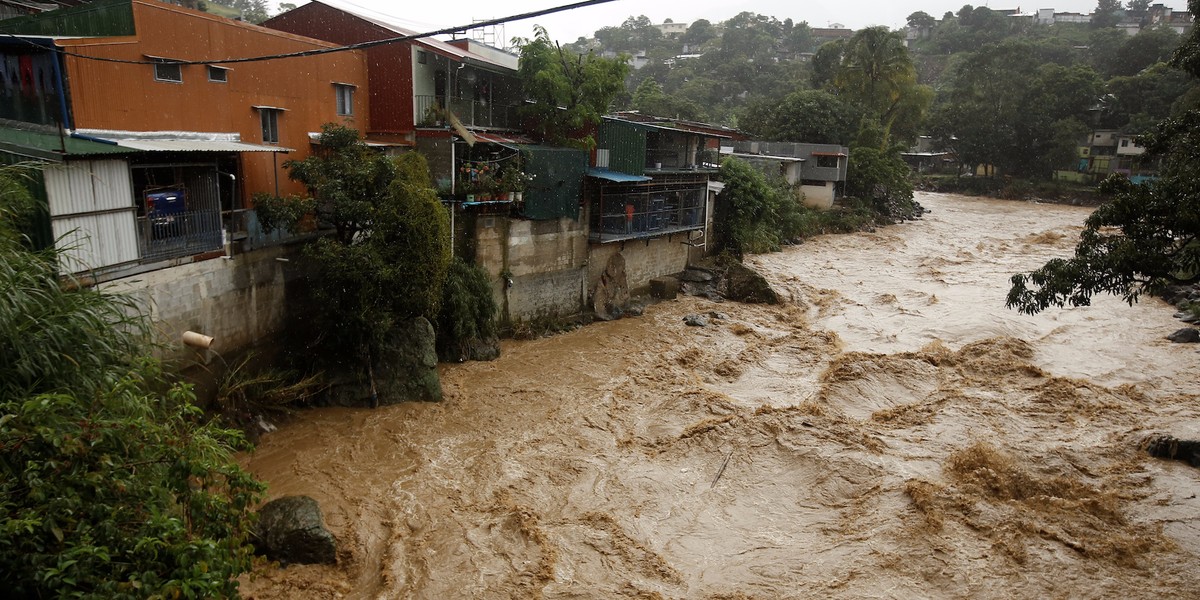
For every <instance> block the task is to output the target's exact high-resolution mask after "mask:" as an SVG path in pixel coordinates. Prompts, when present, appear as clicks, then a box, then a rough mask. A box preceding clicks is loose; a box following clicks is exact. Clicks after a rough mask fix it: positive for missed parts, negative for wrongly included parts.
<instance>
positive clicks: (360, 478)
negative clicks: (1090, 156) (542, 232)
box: [242, 194, 1200, 600]
mask: <svg viewBox="0 0 1200 600" xmlns="http://www.w3.org/2000/svg"><path fill="white" fill-rule="evenodd" d="M919 200H920V201H921V202H922V203H923V204H924V205H925V206H926V207H928V208H930V209H931V210H932V212H931V213H929V214H928V215H926V216H925V218H924V219H922V220H920V221H917V222H912V223H906V224H902V225H897V226H893V227H888V228H883V229H880V230H879V231H877V232H875V233H862V234H855V235H840V236H826V237H821V238H818V239H815V240H810V241H808V242H806V243H805V244H803V245H800V246H796V247H793V248H789V249H787V250H785V251H784V252H781V253H776V254H770V255H764V256H756V257H753V258H751V259H750V262H751V263H752V264H753V265H754V266H755V267H757V268H758V269H760V270H761V271H762V272H764V273H765V274H766V275H767V276H768V278H769V279H771V280H772V283H773V284H774V285H775V286H776V288H777V289H778V290H779V291H780V292H781V293H782V294H783V295H784V296H785V297H786V298H787V302H786V303H785V304H784V305H782V306H748V305H739V304H735V303H730V302H726V303H719V304H718V303H713V302H710V301H708V300H705V299H700V298H681V299H679V300H676V301H673V302H667V303H661V304H657V305H653V306H651V307H649V308H648V309H647V311H646V313H645V315H644V316H642V317H638V318H633V319H626V320H621V321H616V322H609V323H597V324H595V325H591V326H588V327H586V328H583V329H580V330H577V331H574V332H571V333H568V334H563V335H558V336H555V337H551V338H545V339H539V340H534V341H524V342H508V343H506V344H505V345H504V348H503V350H504V355H503V357H501V358H500V359H499V360H497V361H494V362H490V363H469V364H463V365H446V366H443V367H442V378H443V380H442V381H443V386H444V388H445V392H446V400H445V401H444V402H442V403H439V404H407V405H401V406H393V407H387V408H380V409H377V410H366V409H363V410H351V409H334V408H330V409H319V410H311V411H305V412H303V413H301V414H300V415H299V416H298V417H297V418H296V419H295V420H294V421H293V422H291V423H289V424H287V425H286V426H284V427H281V428H280V430H279V431H278V432H276V433H273V434H271V435H269V436H267V437H266V438H264V439H263V440H262V441H261V443H260V444H259V446H258V449H257V450H256V451H255V452H254V453H253V454H251V455H248V456H246V457H243V460H244V463H245V464H246V465H247V466H248V468H249V469H250V470H252V471H253V472H254V473H256V474H257V475H258V476H259V477H261V478H262V479H264V480H265V481H266V482H268V484H269V485H270V491H269V497H270V498H275V497H279V496H283V495H289V494H307V495H309V496H312V497H314V498H316V499H317V500H318V501H319V502H320V503H321V506H322V508H323V509H324V511H325V516H326V520H327V522H328V525H329V527H330V529H331V530H332V531H333V532H334V534H335V535H336V536H337V538H338V540H339V542H340V544H341V551H340V555H339V564H338V565H337V566H336V567H327V566H292V567H289V568H287V569H276V568H272V567H271V566H268V565H262V566H260V568H259V569H258V570H257V571H256V573H255V574H254V575H253V576H245V577H243V583H242V589H243V594H244V595H245V596H246V597H248V598H257V599H284V598H286V599H289V600H300V599H305V598H364V599H365V598H371V599H374V598H421V599H444V598H712V599H716V598H722V599H745V598H762V599H773V598H968V597H969V598H1014V597H1016V598H1114V597H1121V598H1164V597H1165V598H1185V597H1196V594H1197V590H1200V560H1198V554H1200V499H1197V495H1196V493H1197V490H1198V489H1200V486H1198V485H1197V483H1198V482H1200V470H1196V469H1193V468H1192V467H1190V466H1187V465H1186V464H1184V463H1180V462H1172V461H1163V460H1159V459H1154V458H1150V457H1148V456H1147V455H1145V454H1144V453H1143V452H1140V451H1139V450H1138V444H1139V443H1140V442H1141V441H1142V440H1143V439H1145V437H1146V436H1148V435H1149V434H1152V433H1157V432H1166V433H1170V434H1173V435H1176V436H1179V437H1188V438H1198V437H1200V404H1198V403H1197V396H1196V393H1195V392H1196V390H1195V382H1196V381H1197V375H1198V374H1200V354H1197V352H1196V347H1195V346H1189V345H1182V344H1171V343H1169V342H1167V341H1166V340H1165V339H1163V338H1164V336H1165V335H1167V334H1168V333H1170V332H1172V331H1174V330H1175V329H1177V328H1178V327H1180V324H1179V322H1178V321H1176V320H1174V319H1173V318H1172V309H1171V308H1170V307H1168V306H1167V305H1165V304H1164V303H1162V302H1160V301H1158V300H1155V299H1143V300H1142V302H1141V303H1140V304H1139V305H1137V306H1134V307H1132V308H1131V307H1129V306H1128V305H1126V304H1124V303H1123V302H1122V301H1121V300H1120V299H1119V298H1111V297H1102V298H1098V299H1096V301H1095V302H1094V305H1093V306H1091V307H1086V308H1076V309H1069V310H1053V309H1052V310H1050V311H1048V312H1046V313H1044V314H1041V315H1037V316H1025V315H1019V314H1017V313H1016V312H1014V311H1010V310H1008V309H1005V308H1004V296H1005V293H1006V291H1007V288H1008V278H1009V277H1010V276H1011V275H1012V274H1013V273H1014V272H1017V271H1021V270H1028V269H1031V268H1034V267H1036V266H1038V265H1040V264H1041V263H1042V262H1044V261H1045V260H1046V259H1048V258H1051V257H1054V256H1062V255H1066V254H1068V253H1069V252H1070V250H1071V248H1072V247H1073V241H1074V239H1075V238H1076V237H1077V235H1078V232H1079V230H1080V224H1081V223H1082V221H1083V219H1084V218H1085V217H1086V215H1087V212H1088V209H1084V208H1078V207H1069V206H1058V205H1042V204H1033V203H1025V202H1004V201H993V200H981V199H973V198H964V197H958V196H950V195H936V194H924V195H919ZM709 311H718V312H721V313H724V315H725V317H726V318H724V319H715V320H713V321H712V323H711V324H710V325H709V326H708V327H705V328H696V327H687V326H685V325H684V324H683V322H682V320H681V319H682V317H683V315H685V314H688V313H693V312H703V313H707V312H709Z"/></svg>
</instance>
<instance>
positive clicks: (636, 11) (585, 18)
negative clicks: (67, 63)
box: [295, 0, 1187, 43]
mask: <svg viewBox="0 0 1200 600" xmlns="http://www.w3.org/2000/svg"><path fill="white" fill-rule="evenodd" d="M342 1H343V2H345V1H347V0H342ZM350 1H351V2H352V3H353V4H355V5H358V6H362V7H364V8H368V9H371V10H374V11H377V12H380V13H383V14H386V15H390V16H392V17H396V18H397V19H401V20H405V21H407V22H408V24H409V26H410V27H412V28H413V29H416V30H418V31H432V30H435V29H440V28H443V27H451V26H457V25H463V24H467V23H470V22H472V21H475V20H484V19H493V18H500V17H506V16H510V15H515V14H519V13H524V12H530V11H535V10H539V9H544V8H550V7H553V6H559V5H563V4H569V3H571V0H561V1H560V0H507V1H505V2H499V1H497V0H449V1H444V2H436V1H429V0H424V1H418V2H404V3H400V2H395V1H394V0H350ZM1159 2H1162V3H1163V4H1166V5H1167V6H1170V7H1172V8H1174V9H1175V10H1186V9H1187V7H1186V1H1185V0H1151V3H1152V4H1157V3H1159ZM295 3H296V4H304V2H295ZM964 4H971V5H972V6H979V5H980V4H982V5H984V6H988V7H990V8H994V9H1011V8H1020V9H1021V11H1022V12H1036V11H1037V9H1039V8H1053V9H1055V10H1056V11H1058V12H1066V11H1070V12H1082V13H1088V12H1091V11H1092V9H1094V8H1095V7H1096V0H1039V2H1038V3H1034V4H1022V3H1021V2H1019V1H1018V2H1004V3H1001V2H998V1H996V0H993V1H992V2H986V1H985V2H982V3H979V4H976V3H974V2H967V1H966V0H808V1H807V2H805V1H800V2H797V1H795V0H756V1H738V0H732V1H731V0H720V1H718V0H660V1H658V2H653V3H650V2H645V1H640V2H634V1H633V0H616V1H615V2H610V3H608V4H601V5H598V6H592V7H588V8H581V9H577V10H572V11H567V12H563V13H558V14H554V15H548V16H544V17H538V18H536V19H532V20H525V21H518V22H513V23H509V24H507V25H506V26H505V28H504V31H503V34H504V38H505V39H507V38H512V37H517V36H519V37H529V36H531V35H532V30H533V25H534V24H539V25H543V26H545V27H546V29H547V30H548V31H549V32H550V36H551V37H553V38H555V39H557V40H559V41H561V42H564V43H565V42H573V41H575V39H576V38H578V37H580V36H583V37H591V35H592V33H593V32H594V31H596V30H597V29H599V28H601V27H605V26H609V25H612V26H616V25H620V24H621V22H622V21H624V20H625V18H626V17H629V16H631V15H633V16H637V15H646V16H647V17H649V18H650V20H651V21H652V22H654V23H662V22H663V21H664V20H666V19H671V20H672V21H675V22H676V23H680V22H688V23H690V22H692V21H694V20H696V19H708V20H709V21H712V22H713V23H716V22H718V21H724V20H726V19H728V18H730V17H732V16H734V15H736V14H738V13H740V12H744V11H750V12H755V13H759V14H763V15H768V16H772V17H775V18H777V19H779V20H780V21H782V20H784V19H788V18H790V19H791V20H792V21H794V22H797V23H799V22H800V21H808V24H809V25H811V26H812V27H828V26H829V25H830V24H831V23H840V24H842V25H845V26H846V27H849V28H851V29H861V28H863V27H867V26H870V25H887V26H888V27H890V28H892V29H897V28H900V27H903V26H904V23H905V18H906V17H908V15H910V14H912V13H914V12H916V11H919V10H923V11H925V12H927V13H929V14H931V15H933V16H934V17H937V18H941V16H942V15H943V14H944V13H945V12H946V11H954V12H957V11H958V9H960V8H962V6H963V5H964ZM499 33H500V32H497V34H499Z"/></svg>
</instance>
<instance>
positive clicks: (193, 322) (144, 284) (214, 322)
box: [103, 245, 300, 361]
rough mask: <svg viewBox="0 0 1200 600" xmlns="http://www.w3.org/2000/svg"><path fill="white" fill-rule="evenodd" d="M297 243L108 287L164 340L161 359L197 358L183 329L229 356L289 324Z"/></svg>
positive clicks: (296, 271)
mask: <svg viewBox="0 0 1200 600" xmlns="http://www.w3.org/2000/svg"><path fill="white" fill-rule="evenodd" d="M298 250H299V247H298V246H294V245H293V246H273V247H270V248H263V249H260V250H253V251H250V252H246V253H244V254H238V255H236V256H234V257H233V258H228V259H225V258H217V259H213V260H205V261H201V262H195V263H190V264H185V265H180V266H177V267H171V268H167V269H160V270H158V271H150V272H147V273H141V274H138V275H133V276H130V277H126V278H123V279H117V280H114V281H111V282H108V283H106V284H103V286H104V288H105V289H107V290H110V291H115V292H121V293H125V294H127V295H129V296H132V297H133V298H134V299H135V300H136V301H137V303H138V304H139V305H140V306H142V307H143V309H144V310H146V312H147V313H148V314H149V315H150V317H151V319H152V320H153V322H154V327H155V328H156V329H157V330H158V332H159V333H160V336H161V337H160V339H161V340H162V341H163V342H164V343H165V344H166V349H165V350H164V351H163V354H164V356H163V358H166V359H178V360H183V361H190V360H195V359H196V358H197V353H196V352H195V351H194V350H192V349H190V348H187V347H185V346H183V345H182V343H181V342H180V337H181V336H182V335H183V332H184V331H189V330H190V331H196V332H199V333H203V334H205V335H209V336H212V337H213V338H214V340H213V345H212V350H214V351H216V352H219V353H221V354H222V355H223V356H230V355H232V354H235V353H237V352H238V351H240V350H243V349H245V348H248V347H250V346H252V345H254V344H255V343H257V342H260V341H262V340H264V339H266V338H268V337H270V336H272V335H273V334H276V333H278V332H279V331H280V330H281V329H282V327H283V326H284V324H285V318H286V316H287V307H288V303H287V294H286V284H287V283H288V282H289V281H295V280H297V279H299V278H300V273H299V268H298V266H296V263H295V262H284V261H282V260H277V259H288V258H292V257H295V256H296V255H297V254H298Z"/></svg>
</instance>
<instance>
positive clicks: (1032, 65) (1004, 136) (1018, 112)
mask: <svg viewBox="0 0 1200 600" xmlns="http://www.w3.org/2000/svg"><path fill="white" fill-rule="evenodd" d="M1100 89H1101V82H1100V79H1099V77H1098V76H1097V75H1096V73H1095V71H1093V70H1092V69H1091V68H1090V67H1087V66H1084V65H1074V66H1070V67H1064V66H1061V65H1058V64H1047V63H1043V62H1042V60H1041V59H1040V58H1039V57H1038V47H1037V46H1036V45H1035V44H1030V43H1028V42H1018V41H1008V42H1004V43H1002V44H1000V45H998V46H995V47H991V48H987V49H985V50H982V51H980V52H977V53H973V54H971V55H969V56H967V57H966V58H965V59H964V60H963V61H962V62H961V63H959V64H958V65H957V66H956V67H955V68H954V71H953V73H952V75H951V76H950V81H949V84H948V85H947V86H946V89H945V91H944V93H943V94H942V95H941V96H940V98H939V102H938V105H937V106H936V108H935V110H934V114H933V115H932V117H931V121H932V125H933V127H932V129H933V131H932V132H933V133H934V135H935V136H936V137H937V138H938V139H939V140H940V142H941V144H942V145H943V147H946V148H950V149H953V150H954V151H955V152H956V154H957V155H958V156H959V159H960V160H961V161H962V162H963V164H964V165H968V166H974V165H979V164H990V165H995V166H996V167H998V168H999V169H1000V172H1001V173H1004V174H1006V175H1013V176H1017V177H1039V178H1048V177H1049V176H1050V174H1051V172H1052V171H1053V169H1054V168H1056V167H1060V166H1062V165H1063V164H1064V163H1065V162H1069V161H1070V159H1071V158H1072V156H1073V154H1072V152H1073V150H1072V148H1073V147H1074V146H1075V145H1076V140H1077V138H1078V137H1079V136H1080V134H1082V133H1084V132H1086V128H1085V127H1084V125H1083V124H1082V122H1081V121H1080V118H1081V117H1084V116H1086V115H1087V114H1088V111H1089V109H1091V108H1092V107H1093V106H1094V105H1095V103H1096V98H1098V97H1099V95H1100Z"/></svg>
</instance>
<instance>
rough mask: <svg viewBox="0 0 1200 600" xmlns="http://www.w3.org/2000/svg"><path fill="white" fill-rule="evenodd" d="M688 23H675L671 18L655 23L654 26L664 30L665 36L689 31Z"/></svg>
mask: <svg viewBox="0 0 1200 600" xmlns="http://www.w3.org/2000/svg"><path fill="white" fill-rule="evenodd" d="M688 25H689V24H688V23H673V22H671V20H670V19H667V20H666V21H664V22H662V23H660V24H658V25H655V26H654V28H655V29H658V30H659V31H661V32H662V34H663V35H664V36H667V37H673V36H677V35H683V34H685V33H687V30H688Z"/></svg>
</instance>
